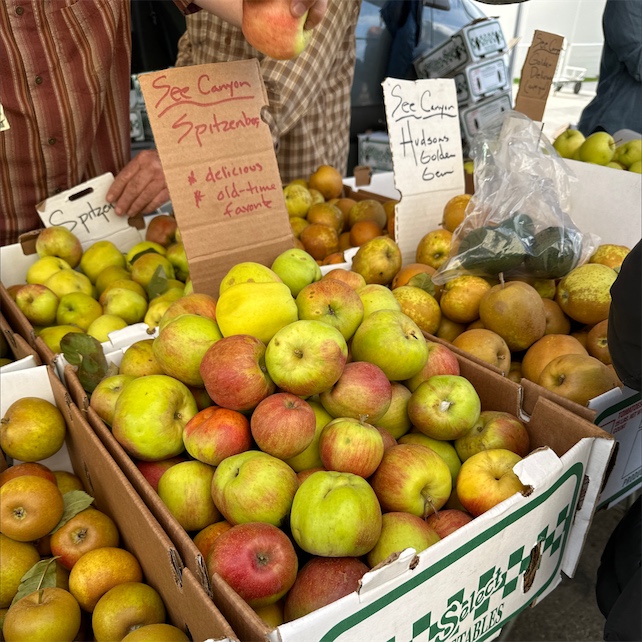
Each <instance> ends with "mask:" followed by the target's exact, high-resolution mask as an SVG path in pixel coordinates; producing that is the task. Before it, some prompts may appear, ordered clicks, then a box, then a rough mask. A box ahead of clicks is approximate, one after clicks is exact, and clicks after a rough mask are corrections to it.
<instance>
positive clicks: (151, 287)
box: [147, 265, 167, 301]
mask: <svg viewBox="0 0 642 642" xmlns="http://www.w3.org/2000/svg"><path fill="white" fill-rule="evenodd" d="M165 292H167V274H166V273H165V268H164V267H163V266H162V265H159V266H158V267H157V268H156V270H155V271H154V276H152V278H151V279H150V281H149V283H148V284H147V296H148V297H149V300H150V301H151V300H152V299H155V298H156V297H157V296H160V295H161V294H165Z"/></svg>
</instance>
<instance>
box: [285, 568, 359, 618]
mask: <svg viewBox="0 0 642 642" xmlns="http://www.w3.org/2000/svg"><path fill="white" fill-rule="evenodd" d="M368 570H369V569H368V567H367V566H366V565H365V564H364V563H363V562H362V561H361V560H358V559H356V558H354V557H313V558H312V559H310V560H308V561H307V562H306V563H305V565H304V566H303V567H302V568H301V569H300V570H299V572H298V573H297V576H296V580H295V582H294V584H293V585H292V588H291V589H290V590H289V591H288V593H287V595H286V597H285V607H284V619H285V621H286V622H291V621H292V620H296V619H298V618H300V617H303V616H304V615H307V614H308V613H312V611H316V610H317V609H320V608H321V607H323V606H326V605H327V604H331V603H332V602H336V600H339V599H341V598H342V597H344V596H346V595H349V594H350V593H354V592H355V591H357V590H359V588H360V586H361V578H362V577H363V576H364V575H365V574H366V573H367V572H368Z"/></svg>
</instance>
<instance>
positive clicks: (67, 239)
mask: <svg viewBox="0 0 642 642" xmlns="http://www.w3.org/2000/svg"><path fill="white" fill-rule="evenodd" d="M36 252H37V253H38V256H39V257H43V256H57V257H58V258H59V259H63V260H64V261H67V263H69V266H70V267H72V268H75V267H76V266H77V265H78V263H80V257H81V256H82V245H81V244H80V241H79V240H78V237H77V236H76V235H75V234H74V233H73V232H70V231H69V230H68V229H67V228H66V227H64V226H62V225H54V226H53V227H46V228H45V229H44V230H42V231H41V232H40V234H39V235H38V238H37V239H36Z"/></svg>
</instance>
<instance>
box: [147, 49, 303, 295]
mask: <svg viewBox="0 0 642 642" xmlns="http://www.w3.org/2000/svg"><path fill="white" fill-rule="evenodd" d="M140 85H141V89H142V92H143V96H144V97H145V104H146V106H147V112H148V115H149V120H150V124H151V126H152V130H153V133H154V140H155V141H156V146H157V148H158V152H159V154H160V158H161V162H162V164H163V170H164V172H165V178H166V180H167V185H168V188H169V193H170V196H171V199H172V206H173V208H174V214H175V216H176V220H177V222H178V226H179V228H180V230H181V235H182V238H183V242H184V244H185V251H186V253H187V258H188V260H189V266H190V277H191V279H192V283H193V285H194V290H195V291H196V292H204V293H206V294H210V295H212V296H218V286H219V283H220V281H221V279H222V278H223V276H224V275H225V273H226V272H227V271H228V270H229V269H230V268H231V267H232V266H233V265H235V264H236V263H240V262H242V261H248V260H251V261H257V262H259V263H264V264H267V265H270V264H271V263H272V261H273V260H274V259H275V258H276V257H277V256H278V255H279V254H280V253H281V252H283V251H284V250H286V249H289V248H291V247H293V238H292V231H291V228H290V223H289V218H288V213H287V209H286V207H285V200H284V198H283V190H282V185H281V178H280V176H279V169H278V165H277V162H276V156H275V154H274V147H273V143H272V137H271V134H270V130H269V127H268V126H267V125H266V123H265V122H264V121H263V120H262V119H261V109H262V108H263V107H265V106H267V104H268V100H267V95H266V92H265V86H264V85H263V80H262V78H261V75H260V72H259V66H258V62H257V61H256V60H245V61H241V62H231V63H219V64H209V65H196V66H193V67H178V68H174V69H166V70H164V71H158V72H153V73H149V74H144V75H142V76H140Z"/></svg>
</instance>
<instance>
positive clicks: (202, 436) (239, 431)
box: [183, 406, 252, 466]
mask: <svg viewBox="0 0 642 642" xmlns="http://www.w3.org/2000/svg"><path fill="white" fill-rule="evenodd" d="M183 443H184V444H185V450H187V452H188V453H189V454H190V455H191V456H192V457H194V459H198V461H202V462H203V463H205V464H209V465H210V466H218V465H219V464H220V463H221V462H222V461H223V460H224V459H225V458H226V457H229V456H231V455H237V454H238V453H242V452H245V451H246V450H249V449H250V448H251V447H252V435H251V433H250V422H249V421H248V419H247V417H246V416H245V415H242V414H241V413H240V412H237V411H236V410H228V409H227V408H219V407H218V406H211V407H210V408H205V409H203V410H200V411H199V412H197V413H196V414H195V415H194V416H193V417H192V418H191V419H190V420H189V421H188V422H187V424H186V425H185V428H183Z"/></svg>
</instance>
